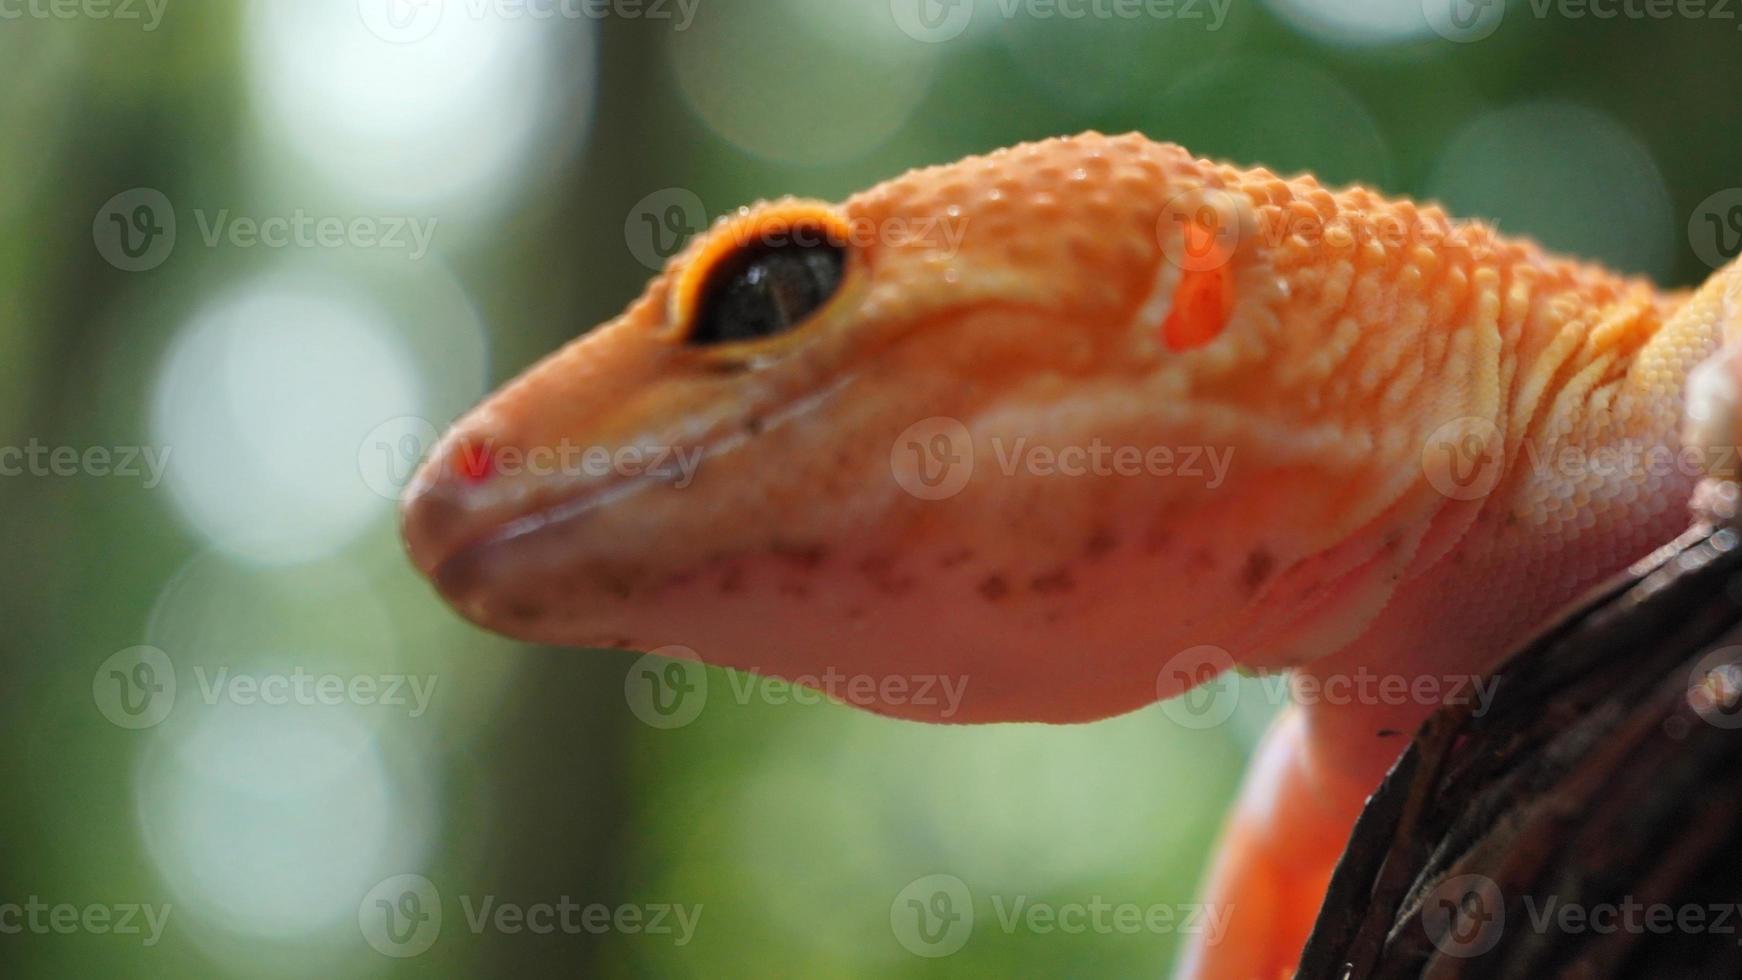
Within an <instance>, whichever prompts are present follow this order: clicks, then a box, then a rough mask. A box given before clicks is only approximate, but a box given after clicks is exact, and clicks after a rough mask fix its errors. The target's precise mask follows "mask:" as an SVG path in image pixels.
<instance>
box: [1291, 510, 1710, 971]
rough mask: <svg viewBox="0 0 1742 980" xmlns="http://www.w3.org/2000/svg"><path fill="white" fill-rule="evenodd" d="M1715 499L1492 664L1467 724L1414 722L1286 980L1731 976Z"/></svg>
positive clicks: (1447, 714)
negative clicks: (1484, 704)
mask: <svg viewBox="0 0 1742 980" xmlns="http://www.w3.org/2000/svg"><path fill="white" fill-rule="evenodd" d="M1735 499H1736V493H1735V489H1734V488H1733V487H1727V488H1723V490H1722V491H1720V490H1718V489H1714V488H1706V489H1705V491H1704V492H1703V494H1702V501H1704V503H1705V504H1706V505H1707V507H1708V511H1707V516H1708V517H1709V518H1710V520H1708V521H1706V522H1702V523H1701V524H1699V525H1697V526H1696V527H1695V528H1694V529H1692V530H1690V531H1689V532H1688V533H1687V534H1685V535H1683V536H1682V537H1681V538H1680V539H1678V540H1677V541H1676V542H1675V543H1673V544H1672V545H1670V546H1668V547H1666V548H1665V549H1663V550H1662V551H1660V552H1659V553H1658V554H1656V555H1654V556H1652V558H1651V559H1649V560H1648V561H1646V562H1642V563H1641V564H1640V566H1638V567H1636V568H1635V569H1634V570H1633V571H1632V572H1631V573H1629V574H1628V575H1627V576H1624V577H1623V578H1621V579H1619V580H1617V581H1616V582H1614V583H1612V584H1611V585H1610V586H1608V587H1607V588H1605V589H1603V590H1600V591H1599V593H1598V594H1596V595H1594V596H1593V597H1592V598H1591V599H1590V600H1589V601H1588V602H1587V603H1585V604H1584V605H1583V606H1581V607H1580V608H1579V609H1577V610H1576V611H1574V612H1573V613H1572V614H1571V615H1569V616H1568V617H1567V618H1566V619H1565V620H1563V621H1562V622H1561V623H1560V624H1559V625H1557V626H1556V627H1554V628H1553V629H1552V630H1551V631H1550V632H1548V633H1547V634H1545V635H1544V636H1543V637H1541V638H1540V639H1538V640H1537V641H1536V642H1534V643H1532V644H1531V645H1530V646H1529V647H1527V648H1526V649H1525V650H1523V651H1522V652H1520V653H1519V654H1518V655H1517V656H1516V657H1514V658H1512V659H1511V660H1510V661H1508V662H1507V663H1506V665H1505V666H1503V667H1502V668H1501V669H1500V670H1499V671H1498V672H1496V675H1495V680H1496V682H1497V684H1496V689H1495V692H1496V693H1495V698H1494V701H1493V703H1492V705H1491V706H1490V707H1489V709H1488V710H1487V711H1486V712H1484V713H1482V714H1480V715H1478V714H1475V713H1474V712H1473V710H1472V709H1471V707H1470V706H1468V705H1465V706H1458V707H1449V708H1447V709H1443V710H1442V711H1440V712H1439V713H1438V714H1436V715H1435V716H1434V717H1433V718H1432V719H1430V720H1429V722H1428V723H1427V724H1426V725H1425V726H1424V727H1423V729H1422V731H1421V732H1420V733H1419V734H1418V735H1417V736H1416V739H1415V741H1414V743H1413V744H1412V745H1411V747H1410V748H1409V749H1408V751H1406V752H1405V754H1404V756H1403V758H1402V759H1401V760H1400V761H1399V762H1398V764H1397V766H1396V767H1395V768H1394V769H1393V770H1392V772H1391V774H1390V775H1389V776H1388V777H1387V778H1386V780H1385V782H1384V784H1383V785H1382V786H1381V787H1380V788H1379V790H1378V792H1377V793H1375V795H1374V796H1373V798H1372V799H1371V800H1370V801H1369V802H1368V805H1367V809H1366V811H1365V812H1364V813H1363V815H1362V817H1361V819H1360V821H1359V823H1358V824H1357V825H1356V827H1355V830H1354V833H1353V835H1352V836H1351V838H1350V841H1349V844H1348V848H1347V850H1346V851H1345V853H1344V855H1343V858H1342V861H1341V863H1340V864H1339V865H1338V867H1337V871H1336V874H1335V876H1334V877H1333V879H1332V881H1331V886H1330V889H1329V892H1328V893H1327V897H1326V901H1325V905H1324V907H1323V909H1322V910H1321V911H1320V914H1319V919H1318V924H1317V926H1316V928H1315V929H1314V932H1313V936H1312V939H1311V940H1310V941H1309V942H1308V944H1307V948H1306V950H1305V952H1304V953H1303V957H1302V961H1301V968H1300V974H1299V975H1300V976H1301V977H1309V978H1320V977H1324V978H1344V977H1347V978H1350V980H1367V978H1403V977H1434V978H1442V977H1443V978H1459V977H1482V978H1489V977H1496V978H1514V977H1516V978H1520V980H1535V978H1540V977H1553V976H1567V977H1580V978H1587V977H1588V978H1603V977H1615V978H1635V977H1675V978H1695V977H1726V978H1730V977H1742V921H1739V920H1742V848H1736V847H1732V846H1730V845H1731V842H1732V841H1738V840H1742V534H1739V533H1738V531H1737V530H1736V529H1735V528H1734V527H1733V526H1730V525H1729V524H1728V523H1726V522H1725V521H1726V520H1728V519H1731V518H1733V516H1734V508H1733V506H1730V505H1728V504H1726V503H1725V502H1726V501H1734V500H1735ZM1714 515H1715V516H1714ZM1726 910H1727V912H1726ZM1723 915H1727V916H1728V919H1727V921H1723V922H1720V921H1718V918H1719V916H1723ZM1591 916H1595V918H1594V919H1592V918H1591Z"/></svg>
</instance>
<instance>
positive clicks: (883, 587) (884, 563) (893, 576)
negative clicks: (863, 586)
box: [859, 555, 913, 595]
mask: <svg viewBox="0 0 1742 980" xmlns="http://www.w3.org/2000/svg"><path fill="white" fill-rule="evenodd" d="M859 571H860V572H861V573H863V574H864V576H865V578H866V579H867V580H869V581H870V583H871V585H872V587H873V588H875V589H877V590H878V591H879V592H882V593H884V594H885V595H901V594H903V593H905V592H908V591H910V590H911V589H912V588H913V577H912V576H909V575H902V574H899V573H898V572H896V570H895V559H894V558H892V557H890V556H889V555H872V556H870V557H869V558H866V559H865V560H864V561H861V562H860V563H859Z"/></svg>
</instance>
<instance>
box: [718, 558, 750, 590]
mask: <svg viewBox="0 0 1742 980" xmlns="http://www.w3.org/2000/svg"><path fill="white" fill-rule="evenodd" d="M742 588H744V572H743V571H742V570H741V569H739V568H738V567H737V566H736V565H734V566H732V567H730V568H728V569H726V570H725V571H724V572H721V573H720V592H721V593H723V594H725V595H731V594H732V593H734V592H737V591H738V590H740V589H742Z"/></svg>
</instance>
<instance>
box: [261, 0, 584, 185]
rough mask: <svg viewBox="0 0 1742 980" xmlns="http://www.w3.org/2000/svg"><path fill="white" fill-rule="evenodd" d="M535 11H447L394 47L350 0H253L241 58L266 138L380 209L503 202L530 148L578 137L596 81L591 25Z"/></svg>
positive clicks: (567, 144) (527, 164)
mask: <svg viewBox="0 0 1742 980" xmlns="http://www.w3.org/2000/svg"><path fill="white" fill-rule="evenodd" d="M532 6H537V5H525V4H522V5H513V4H484V5H478V4H469V3H450V4H445V5H442V13H443V16H442V17H441V18H440V19H439V20H437V21H435V22H433V24H432V26H431V28H430V30H429V31H428V33H427V35H421V34H420V35H419V36H417V37H416V39H415V40H414V41H412V42H410V43H394V42H393V41H391V40H389V39H387V38H384V37H382V36H381V35H380V34H378V33H376V32H373V31H371V30H370V29H369V26H368V24H366V23H365V19H364V17H362V16H360V10H359V6H358V4H357V3H356V2H352V0H339V2H333V3H280V2H274V0H259V2H256V3H255V4H253V5H252V6H251V7H250V8H249V15H248V17H247V19H246V38H245V50H246V51H247V53H248V55H249V57H248V71H249V75H250V82H251V89H252V93H253V96H254V102H255V108H256V113H257V115H258V117H259V119H260V121H261V125H262V126H263V127H264V129H265V135H266V136H267V142H268V144H269V145H273V146H281V147H284V148H286V149H287V150H289V151H290V152H291V153H292V154H294V155H295V157H296V158H298V159H299V160H300V161H302V162H304V163H306V164H307V165H308V166H310V167H312V168H314V170H315V171H317V172H318V173H319V174H320V175H321V176H323V177H324V178H325V179H326V180H327V181H328V182H329V183H330V184H331V185H332V186H333V187H335V188H336V189H339V190H341V191H344V192H348V193H349V194H350V195H352V196H354V197H358V198H362V199H365V200H368V201H371V202H378V203H381V204H383V205H388V206H396V207H401V208H406V209H413V208H423V209H445V208H448V207H467V208H473V207H480V206H482V207H488V206H489V205H492V204H497V203H501V202H503V201H505V200H507V199H510V198H512V197H513V196H514V195H515V193H516V192H517V191H518V190H520V189H523V188H524V186H525V185H526V184H527V183H528V181H527V180H526V179H524V176H525V174H526V172H527V171H528V170H529V169H532V168H533V165H534V164H535V163H536V162H537V161H538V159H539V157H540V156H541V154H542V155H544V156H545V157H546V159H549V158H550V157H551V156H552V155H553V154H555V153H560V152H562V151H565V150H567V149H571V148H572V145H573V144H574V143H575V142H577V140H576V139H575V137H577V136H579V135H580V134H583V133H584V132H585V131H586V128H587V125H588V123H589V121H590V117H591V114H592V107H593V96H594V90H595V88H596V85H597V74H596V73H597V53H596V48H597V36H596V35H597V27H596V24H595V22H594V21H592V20H590V19H585V18H562V19H557V20H552V19H549V18H538V17H534V16H531V15H530V14H529V13H528V12H527V10H528V8H529V7H532ZM514 10H519V11H520V12H521V15H519V16H505V15H504V12H512V11H514ZM474 11H481V13H477V14H474Z"/></svg>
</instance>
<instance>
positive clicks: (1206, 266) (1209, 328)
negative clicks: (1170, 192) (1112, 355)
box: [1158, 189, 1252, 351]
mask: <svg viewBox="0 0 1742 980" xmlns="http://www.w3.org/2000/svg"><path fill="white" fill-rule="evenodd" d="M1251 224H1252V208H1251V206H1250V204H1248V203H1247V202H1246V201H1245V199H1243V198H1241V197H1239V196H1237V195H1234V194H1231V193H1229V192H1227V191H1221V190H1215V189H1201V190H1195V191H1190V192H1187V193H1185V194H1181V195H1179V196H1178V197H1176V198H1174V199H1173V200H1171V201H1169V202H1168V204H1167V207H1166V208H1164V209H1163V211H1162V217H1161V223H1160V227H1159V228H1158V231H1159V233H1160V235H1161V241H1162V251H1163V252H1164V253H1165V255H1166V258H1167V261H1168V262H1170V263H1172V264H1173V265H1174V266H1175V267H1176V269H1177V270H1178V279H1177V281H1176V282H1175V283H1174V285H1173V291H1172V294H1171V296H1170V297H1169V302H1168V307H1167V309H1168V314H1167V317H1166V319H1164V320H1163V321H1162V324H1161V340H1162V343H1163V344H1165V345H1166V347H1167V349H1168V350H1171V351H1188V350H1194V349H1196V348H1199V347H1202V346H1204V345H1205V344H1208V343H1209V342H1211V341H1213V340H1215V339H1216V338H1217V337H1219V336H1221V334H1222V330H1223V328H1224V327H1226V326H1227V325H1228V320H1229V318H1230V317H1231V316H1232V315H1233V312H1234V298H1235V297H1234V264H1235V260H1236V259H1237V257H1238V256H1239V253H1240V245H1241V242H1242V241H1244V240H1245V239H1246V238H1247V237H1248V235H1247V231H1248V230H1249V229H1250V227H1251Z"/></svg>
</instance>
